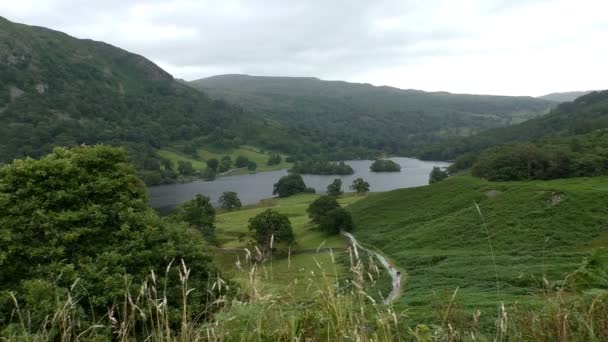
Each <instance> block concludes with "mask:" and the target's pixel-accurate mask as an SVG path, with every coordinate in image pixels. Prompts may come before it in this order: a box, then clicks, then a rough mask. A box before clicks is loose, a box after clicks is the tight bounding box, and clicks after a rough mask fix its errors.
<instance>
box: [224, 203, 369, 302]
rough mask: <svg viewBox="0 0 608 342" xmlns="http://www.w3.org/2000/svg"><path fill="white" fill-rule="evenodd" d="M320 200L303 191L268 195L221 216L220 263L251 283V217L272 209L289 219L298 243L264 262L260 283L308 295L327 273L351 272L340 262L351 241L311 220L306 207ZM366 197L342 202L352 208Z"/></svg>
mask: <svg viewBox="0 0 608 342" xmlns="http://www.w3.org/2000/svg"><path fill="white" fill-rule="evenodd" d="M316 198H318V195H314V194H303V195H297V196H292V197H288V198H276V199H268V200H264V201H262V202H260V203H259V204H257V205H252V206H248V207H245V208H244V209H241V210H238V211H232V212H224V213H221V214H219V215H218V216H217V229H216V233H217V236H218V240H219V241H220V250H219V251H218V253H217V254H216V257H215V261H216V262H217V263H218V266H219V267H220V269H222V270H223V271H224V272H225V274H226V275H227V276H229V277H231V278H233V279H235V280H237V281H238V282H239V283H241V284H247V283H249V282H250V280H251V279H250V274H249V270H248V269H245V268H243V266H242V265H244V263H245V261H246V258H247V252H246V251H245V249H246V248H247V249H248V250H249V251H250V252H251V253H255V249H254V247H253V246H252V245H251V243H250V241H251V239H252V234H251V233H250V232H249V230H248V224H249V219H250V218H252V217H254V216H256V215H257V214H259V213H261V212H262V211H264V210H266V209H273V210H276V211H278V212H279V213H281V214H285V215H287V216H288V217H289V221H290V222H291V225H292V228H293V232H294V235H295V239H296V245H295V246H293V247H292V248H291V255H289V256H283V257H279V258H275V259H274V260H272V262H269V263H262V264H261V265H259V267H260V272H259V274H258V276H259V277H258V279H257V284H258V285H259V286H261V287H263V288H264V289H265V290H267V291H269V292H273V293H275V294H277V295H278V294H284V295H286V296H289V297H293V298H303V297H305V293H306V291H305V290H306V288H308V287H310V286H311V285H312V284H311V281H313V282H314V281H315V279H317V278H318V277H322V276H323V273H324V274H325V275H324V276H326V277H330V278H333V279H334V280H337V279H339V278H340V277H341V276H342V275H343V274H344V273H345V271H346V270H345V269H344V266H343V265H342V264H341V263H336V262H334V261H335V259H336V258H343V257H344V253H345V250H346V247H347V245H346V242H345V240H344V239H343V238H342V237H341V236H339V235H327V234H325V233H323V232H320V231H317V230H314V229H313V228H314V225H312V224H311V223H310V222H309V218H308V214H307V213H306V209H307V208H308V206H309V205H310V203H311V202H312V201H314V200H315V199H316ZM362 198H364V197H363V196H351V195H348V196H345V197H342V198H340V199H339V200H338V201H339V202H340V204H341V205H342V206H348V205H350V204H352V203H355V202H357V201H359V200H360V199H362ZM329 249H331V252H332V253H330V252H329ZM237 263H238V265H237ZM311 279H312V280H311Z"/></svg>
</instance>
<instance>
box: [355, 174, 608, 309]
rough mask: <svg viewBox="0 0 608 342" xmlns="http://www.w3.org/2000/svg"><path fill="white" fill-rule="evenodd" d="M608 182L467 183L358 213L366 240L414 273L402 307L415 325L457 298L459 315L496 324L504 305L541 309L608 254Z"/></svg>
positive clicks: (400, 196) (364, 204) (382, 197)
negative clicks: (489, 317)
mask: <svg viewBox="0 0 608 342" xmlns="http://www.w3.org/2000/svg"><path fill="white" fill-rule="evenodd" d="M607 181H608V178H606V177H598V178H577V179H570V180H556V181H532V182H505V183H491V182H486V181H483V180H479V179H476V178H472V177H468V176H458V177H452V178H449V179H447V180H445V181H442V182H439V183H435V184H433V185H430V186H425V187H420V188H412V189H402V190H395V191H391V192H388V193H382V194H377V195H372V196H368V198H366V199H364V200H361V201H359V202H357V203H354V204H352V205H351V206H349V207H348V209H349V210H350V211H351V212H352V214H353V217H354V219H355V222H356V226H357V230H356V232H355V235H356V236H357V238H358V239H359V240H360V241H361V242H363V243H366V244H369V245H372V246H374V247H376V248H379V249H381V250H382V251H383V252H384V253H385V254H386V255H387V256H388V257H389V258H391V259H392V260H394V262H395V264H396V265H397V267H401V268H402V269H405V270H406V271H407V287H406V288H405V289H404V295H403V296H402V297H401V299H400V300H399V302H398V303H397V304H396V305H397V307H398V308H399V309H405V308H408V309H409V311H408V312H409V313H408V315H409V316H410V317H416V318H427V319H432V317H433V316H434V315H435V309H436V305H445V304H446V303H448V302H449V301H450V298H451V296H452V295H453V293H454V291H455V290H457V295H456V299H455V302H454V306H455V307H461V308H463V309H465V311H468V312H469V313H471V312H473V311H474V310H476V309H481V310H482V312H491V313H493V314H495V313H496V312H497V311H496V309H497V305H499V303H500V302H501V301H504V302H505V303H512V302H514V301H517V300H520V305H524V306H526V305H533V304H534V303H535V301H537V300H541V297H542V296H543V289H544V288H546V286H550V287H552V286H555V284H556V283H557V282H558V281H559V280H563V279H564V277H565V275H566V273H568V272H573V271H575V270H576V269H577V268H578V267H579V265H580V263H581V262H582V260H583V258H584V257H585V256H588V255H589V254H590V253H591V251H592V249H593V248H594V247H600V246H606V244H607V243H608V232H607V231H606V217H608V207H606V205H605V203H607V202H608V186H607V185H606V184H608V183H607ZM475 203H477V204H478V205H479V212H478V210H477V208H476V205H475ZM480 213H481V215H480ZM489 243H491V247H490V245H489ZM493 255H494V260H493ZM543 278H546V280H547V282H548V283H546V284H545V283H544V281H543Z"/></svg>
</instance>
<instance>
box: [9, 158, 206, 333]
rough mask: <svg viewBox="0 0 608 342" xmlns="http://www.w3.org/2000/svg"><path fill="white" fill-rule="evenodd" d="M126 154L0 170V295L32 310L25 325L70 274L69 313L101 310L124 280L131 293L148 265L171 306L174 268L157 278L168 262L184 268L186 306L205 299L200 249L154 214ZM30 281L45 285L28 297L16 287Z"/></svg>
mask: <svg viewBox="0 0 608 342" xmlns="http://www.w3.org/2000/svg"><path fill="white" fill-rule="evenodd" d="M128 160H129V158H128V157H127V153H126V152H125V150H124V149H122V148H114V147H108V146H88V147H85V146H79V147H74V148H71V149H66V148H56V149H55V150H54V151H53V153H51V154H49V155H47V156H45V157H43V158H41V159H39V160H35V159H24V160H15V161H13V162H12V163H11V164H10V165H8V166H5V167H3V168H2V169H0V292H4V291H6V290H11V291H14V292H15V293H16V296H17V299H18V300H19V301H20V302H21V305H22V306H24V307H22V309H23V310H27V311H28V312H32V313H34V315H32V316H31V317H28V320H30V321H31V324H36V325H38V324H39V323H40V321H42V320H44V317H45V316H46V315H48V314H51V315H52V314H53V312H54V311H53V310H54V309H55V306H54V305H51V308H50V309H51V311H50V312H49V311H48V308H46V309H45V308H43V307H42V306H43V303H45V302H46V303H49V302H50V303H55V302H56V301H57V300H60V301H61V300H63V299H64V298H62V297H58V296H63V295H62V294H65V293H67V292H68V289H70V287H71V286H72V285H73V284H74V283H75V282H76V281H77V280H79V286H75V287H72V289H71V290H70V294H71V295H72V296H74V297H76V298H83V300H82V301H75V302H74V305H77V306H80V308H79V309H78V310H80V311H82V312H89V313H94V314H96V315H97V314H99V315H104V314H107V310H108V307H110V306H112V305H113V304H114V303H116V301H117V300H119V299H120V297H122V296H123V294H124V292H125V283H126V282H127V280H128V283H130V284H133V287H132V288H130V290H136V289H137V287H138V286H139V285H140V284H141V283H142V282H143V281H144V280H145V279H147V277H148V276H149V274H150V271H151V270H153V271H154V272H155V274H156V275H157V281H159V283H161V284H162V283H166V284H167V287H166V294H167V297H168V305H170V306H171V307H172V310H173V309H176V307H177V306H178V305H179V304H178V305H175V306H173V305H174V304H175V303H179V299H178V298H180V292H181V290H180V288H181V287H180V286H181V284H180V282H179V281H178V280H177V281H176V279H178V275H177V270H176V267H172V268H170V269H169V270H168V271H167V272H168V274H167V277H165V274H166V273H165V272H166V270H167V265H169V263H170V262H171V260H181V259H183V260H184V262H185V263H186V264H187V265H188V267H189V268H190V269H191V271H192V273H191V274H190V279H189V285H191V286H192V288H196V289H197V291H194V292H193V293H191V294H190V296H193V297H194V298H192V299H193V302H196V303H197V305H204V304H203V303H204V302H205V301H206V300H207V297H206V294H207V292H208V290H211V288H209V287H208V286H207V284H208V283H209V279H208V278H207V277H208V275H209V274H210V273H214V272H215V269H214V268H213V266H212V264H211V261H212V259H211V254H210V251H211V250H210V248H209V246H208V245H207V243H205V241H204V240H203V239H202V237H201V234H200V233H199V232H197V231H194V230H191V229H188V228H187V227H186V226H185V225H184V224H183V223H179V222H170V221H167V220H163V219H161V218H160V217H158V215H157V214H156V213H155V212H154V210H152V209H151V208H150V207H149V206H148V199H147V195H146V188H145V186H144V184H143V183H142V182H141V181H140V180H139V179H138V177H137V174H136V172H135V169H134V168H133V166H131V165H130V164H129V163H128ZM177 263H178V262H175V263H174V264H177ZM59 275H61V276H59ZM31 284H39V285H41V287H44V288H46V289H48V291H43V292H38V293H37V298H35V299H32V300H31V301H30V300H29V299H28V297H27V296H25V297H24V293H26V292H28V291H30V290H32V288H31V287H30V286H31ZM85 298H86V299H85ZM211 300H213V299H211ZM5 308H7V306H5V305H0V317H2V316H3V315H4V314H6V312H3V309H5ZM11 310H12V309H11ZM8 314H9V315H10V312H9V313H8ZM38 316H41V317H38ZM4 317H8V316H4Z"/></svg>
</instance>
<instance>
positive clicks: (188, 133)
mask: <svg viewBox="0 0 608 342" xmlns="http://www.w3.org/2000/svg"><path fill="white" fill-rule="evenodd" d="M259 127H261V122H260V120H256V119H255V117H253V116H251V115H249V114H248V115H247V116H245V115H244V114H243V112H242V110H241V109H240V108H239V107H236V106H232V105H228V104H227V103H226V102H224V101H219V100H211V99H210V98H208V97H207V96H206V95H204V94H203V93H201V92H198V91H196V90H194V89H192V88H191V87H189V86H187V85H184V84H182V83H180V82H177V81H175V80H174V79H173V77H172V76H171V75H170V74H168V73H167V72H165V71H164V70H162V69H161V68H159V67H158V66H156V65H155V64H154V63H152V62H150V61H149V60H147V59H146V58H144V57H142V56H139V55H135V54H132V53H129V52H127V51H124V50H122V49H119V48H116V47H114V46H111V45H108V44H106V43H103V42H96V41H92V40H83V39H76V38H73V37H70V36H68V35H66V34H64V33H61V32H57V31H53V30H49V29H45V28H41V27H33V26H27V25H21V24H16V23H12V22H10V21H8V20H6V19H4V18H0V162H8V161H10V160H12V159H13V158H17V157H23V156H32V157H35V156H40V155H43V154H45V153H48V152H49V151H50V150H51V149H52V147H53V146H70V145H76V144H95V143H99V142H105V143H110V144H116V145H122V146H126V147H128V149H129V150H130V151H131V156H132V158H134V162H135V163H136V165H137V167H138V169H139V170H151V171H158V170H160V163H159V157H158V156H157V155H156V152H155V151H156V149H158V148H161V147H164V146H167V145H169V144H172V143H177V144H179V145H180V146H182V148H183V149H184V150H186V149H188V148H190V149H192V147H193V146H194V147H197V146H203V145H204V146H219V147H226V146H239V145H241V144H243V143H245V142H246V141H249V140H253V139H254V138H255V137H256V136H257V135H259V134H260V133H261V132H260V130H259ZM271 129H272V128H269V127H266V128H265V129H264V132H268V131H269V130H271Z"/></svg>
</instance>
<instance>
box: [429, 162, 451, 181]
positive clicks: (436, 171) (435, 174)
mask: <svg viewBox="0 0 608 342" xmlns="http://www.w3.org/2000/svg"><path fill="white" fill-rule="evenodd" d="M447 177H448V172H447V171H444V170H442V169H441V168H440V167H438V166H433V170H431V174H430V175H429V184H433V183H437V182H440V181H442V180H444V179H446V178H447Z"/></svg>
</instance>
